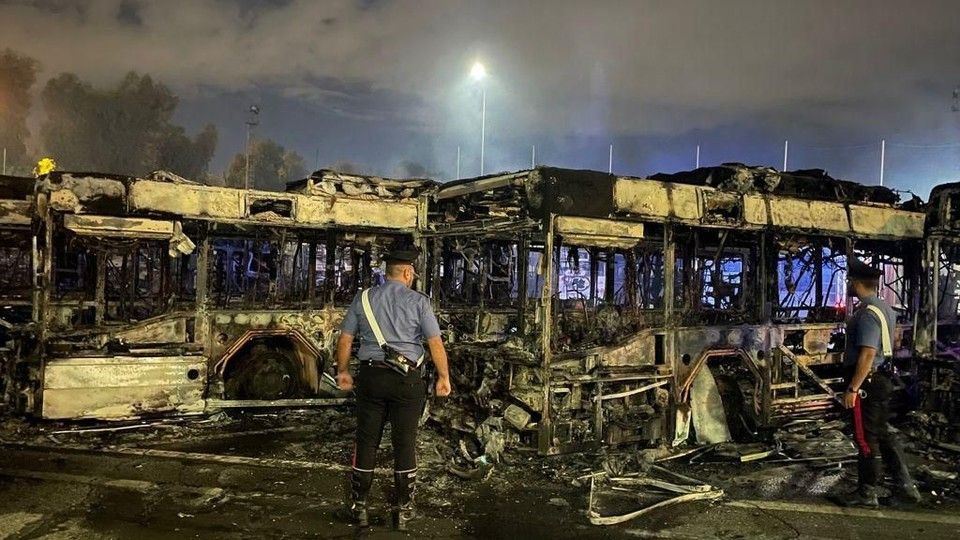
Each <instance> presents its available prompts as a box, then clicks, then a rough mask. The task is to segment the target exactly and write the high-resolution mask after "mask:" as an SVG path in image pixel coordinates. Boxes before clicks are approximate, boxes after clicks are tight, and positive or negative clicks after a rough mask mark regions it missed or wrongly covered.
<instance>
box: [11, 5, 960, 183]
mask: <svg viewBox="0 0 960 540" xmlns="http://www.w3.org/2000/svg"><path fill="white" fill-rule="evenodd" d="M0 36H2V37H0V46H9V47H12V48H14V49H17V50H20V51H22V52H25V53H27V54H29V55H31V56H34V57H36V58H38V59H39V60H40V61H41V62H42V64H43V66H44V69H45V71H44V75H45V76H53V75H55V74H57V73H59V72H63V71H72V72H76V73H78V74H80V76H81V77H83V78H86V79H89V80H92V81H94V82H96V83H101V84H106V83H112V82H115V81H116V80H117V79H118V78H119V77H120V76H122V74H123V73H124V72H126V71H128V70H137V71H142V72H147V73H150V74H152V75H154V76H155V77H156V78H157V79H159V80H161V81H164V82H165V83H167V84H169V85H171V86H172V87H173V88H174V89H175V90H176V91H177V92H178V93H180V94H181V95H182V96H184V98H185V100H190V99H193V98H194V97H196V96H198V95H202V96H209V95H210V94H211V93H216V92H222V93H224V94H225V95H237V94H238V93H240V94H243V93H247V94H251V95H260V94H263V93H265V92H266V93H270V94H275V95H277V96H279V97H281V98H283V99H285V100H287V101H289V102H305V103H310V104H311V106H315V107H319V108H321V109H323V110H324V111H325V113H324V115H323V116H324V118H330V117H333V118H339V119H340V121H341V122H343V123H359V124H362V125H370V126H383V125H387V124H391V125H394V124H395V125H402V126H405V127H406V128H407V129H409V130H412V131H416V132H418V133H420V134H421V135H422V136H423V137H430V136H436V139H435V141H434V143H433V144H435V145H436V147H437V148H436V149H434V153H436V154H441V153H442V154H443V155H444V156H449V155H450V154H451V153H454V152H455V149H456V146H457V145H461V144H467V143H466V142H465V141H472V137H473V133H474V131H475V127H476V124H477V123H478V121H479V120H478V115H479V106H478V103H479V98H478V95H477V89H476V88H475V87H473V86H472V85H471V84H470V82H469V81H468V80H467V77H466V75H467V70H468V69H469V66H470V65H471V64H472V63H473V61H474V60H477V59H480V60H482V61H484V62H485V63H486V64H487V68H488V71H489V73H490V77H489V79H488V80H487V81H486V82H485V84H486V85H487V94H488V95H487V98H488V118H487V120H488V127H489V128H490V132H489V134H490V135H491V137H492V139H491V140H489V141H488V143H489V144H490V145H491V147H490V148H489V150H490V152H491V153H490V155H492V156H496V155H497V152H498V149H497V144H498V142H497V141H498V138H499V140H500V141H501V142H502V141H514V140H517V141H519V140H528V141H531V142H535V141H534V140H533V139H536V138H538V137H539V138H541V139H543V138H552V139H556V140H560V139H562V138H564V137H566V136H569V135H574V136H584V137H594V138H597V139H598V140H599V139H612V138H614V137H639V136H642V137H650V136H653V137H657V136H659V137H664V138H668V139H669V140H681V139H683V140H687V141H689V140H691V139H692V138H694V137H697V136H699V135H698V134H715V133H722V132H723V130H724V129H728V128H730V129H733V128H739V127H743V126H748V131H749V130H751V129H753V130H754V131H755V132H757V133H759V132H763V133H765V134H770V135H771V136H772V137H774V138H788V137H789V138H791V139H793V138H796V139H808V140H811V141H816V142H827V143H831V142H838V143H843V142H846V143H849V142H850V141H851V140H853V139H858V141H857V142H860V141H862V140H864V139H867V140H875V139H877V138H879V137H881V136H890V137H894V138H895V137H902V138H909V139H911V140H920V139H924V138H929V139H930V140H931V141H933V142H942V141H943V140H944V139H946V138H950V137H954V138H955V137H956V136H957V135H960V133H958V130H957V127H956V125H955V124H956V118H953V117H952V116H951V115H950V113H949V107H950V104H951V103H950V92H951V90H952V89H953V87H954V85H955V84H956V83H957V82H960V75H958V73H957V72H956V69H955V67H956V66H957V65H960V3H957V2H955V1H946V0H944V1H938V0H913V1H880V0H845V1H843V2H836V1H835V0H832V1H826V0H810V1H805V2H795V1H790V0H728V1H724V2H717V1H714V0H696V1H694V0H691V1H666V0H664V1H659V0H657V1H636V0H622V1H621V0H600V1H597V2H591V3H584V2H582V1H578V0H530V1H524V2H509V1H506V0H503V1H498V0H493V1H489V2H476V1H471V0H362V1H360V0H324V1H322V2H318V1H315V0H271V1H262V0H261V1H257V0H162V1H161V0H152V1H151V0H77V1H72V2H71V1H66V0H42V1H5V2H3V1H0ZM204 99H206V98H204ZM757 126H762V128H763V129H754V128H756V127H757ZM329 127H330V126H329V125H325V126H322V128H323V129H327V128H329ZM371 129H373V128H371ZM469 144H471V145H472V144H473V143H472V142H470V143H469ZM778 144H782V143H779V142H776V143H774V144H772V147H775V146H777V145H778ZM797 144H798V145H799V144H800V142H799V141H798V143H797ZM524 146H527V145H524ZM451 149H453V150H451ZM500 150H501V151H502V152H505V151H506V150H504V149H500ZM520 150H522V148H521V149H513V148H511V149H509V151H510V152H512V153H511V155H513V154H516V156H517V157H516V158H515V159H514V161H517V162H522V161H523V158H522V155H523V154H524V153H525V152H526V151H520ZM557 151H558V152H562V145H561V146H558V150H557ZM502 152H501V153H502ZM400 158H403V156H399V157H398V160H399V159H400ZM731 158H733V156H731ZM358 159H360V158H358ZM411 159H416V160H418V161H423V160H424V156H423V155H420V156H417V157H416V158H411ZM444 159H446V160H447V161H449V157H445V158H444ZM565 159H568V157H565ZM435 161H439V158H436V159H435ZM395 163H396V162H395ZM380 166H381V167H392V166H393V165H392V164H382V165H380ZM428 166H431V167H432V166H434V165H428ZM444 168H447V169H450V168H451V167H449V166H448V165H444Z"/></svg>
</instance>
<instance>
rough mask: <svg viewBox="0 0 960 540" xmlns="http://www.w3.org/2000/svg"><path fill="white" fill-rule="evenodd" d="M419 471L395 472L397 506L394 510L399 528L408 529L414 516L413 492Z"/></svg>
mask: <svg viewBox="0 0 960 540" xmlns="http://www.w3.org/2000/svg"><path fill="white" fill-rule="evenodd" d="M416 476H417V471H408V472H395V473H393V481H394V484H395V486H396V489H397V506H396V509H395V510H394V519H395V520H396V524H397V530H398V531H405V530H407V524H408V523H409V522H410V521H411V520H412V519H413V518H414V516H415V513H414V510H413V492H414V487H415V481H416Z"/></svg>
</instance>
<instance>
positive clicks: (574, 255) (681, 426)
mask: <svg viewBox="0 0 960 540" xmlns="http://www.w3.org/2000/svg"><path fill="white" fill-rule="evenodd" d="M923 235H924V213H923V211H922V208H920V206H919V203H918V201H916V200H912V201H906V202H904V203H901V202H900V201H899V196H898V195H897V194H896V193H894V192H893V191H891V190H889V189H887V188H883V187H877V186H863V185H859V184H855V183H852V182H845V181H840V180H836V179H833V178H830V177H828V176H827V175H826V174H825V173H823V171H816V170H814V171H795V172H789V173H781V172H778V171H775V170H773V169H768V168H752V167H746V166H743V165H739V164H728V165H723V166H720V167H709V168H701V169H697V170H694V171H689V172H683V173H677V174H671V175H656V176H654V177H651V178H630V177H618V176H614V175H612V174H606V173H600V172H593V171H576V170H565V169H556V168H546V167H543V168H536V169H533V170H528V171H520V172H517V173H512V174H501V175H493V176H487V177H481V178H476V179H468V180H462V181H456V182H450V183H447V184H444V185H442V186H440V187H439V188H438V189H437V190H436V192H435V193H434V194H433V196H432V197H431V203H430V207H429V219H428V221H427V227H426V229H425V230H424V231H423V232H422V236H423V238H424V242H425V245H426V247H427V249H428V250H429V252H430V254H431V264H432V268H431V270H432V273H431V274H430V276H429V281H430V284H429V285H430V286H429V289H430V291H431V294H432V297H433V300H434V302H435V304H436V306H437V309H438V311H439V312H440V313H442V317H443V319H444V320H445V321H446V322H447V323H448V325H449V330H448V333H449V336H448V341H449V342H450V345H449V347H450V349H451V358H453V359H454V361H453V363H452V364H453V367H452V369H453V370H454V372H455V378H454V385H455V386H456V387H458V388H460V389H464V387H465V388H466V389H468V390H466V391H462V392H461V394H462V395H465V399H463V400H461V403H460V404H459V405H458V406H459V407H460V408H461V409H465V410H463V411H461V412H462V413H464V414H461V415H459V416H457V417H455V418H452V417H450V416H451V413H449V412H446V413H438V414H446V415H447V416H448V418H445V419H441V420H446V421H448V423H452V424H454V427H455V428H457V429H466V430H469V429H473V428H475V429H476V432H477V433H481V434H482V433H483V432H484V430H488V429H489V430H494V429H501V428H503V427H504V426H503V423H504V422H506V423H507V424H509V426H512V428H513V429H514V430H515V431H516V432H518V433H519V434H518V435H517V439H518V440H526V441H527V442H529V443H530V444H532V445H535V446H536V447H537V448H538V449H539V451H540V453H542V454H555V453H560V452H566V451H574V450H580V449H589V448H591V447H596V446H599V445H604V444H619V443H640V444H647V445H656V444H662V443H671V442H674V443H679V442H682V441H684V440H687V438H688V436H690V434H691V432H692V433H693V434H694V436H695V437H696V438H697V440H699V441H701V442H716V441H722V440H729V439H731V438H737V437H738V436H741V435H744V436H745V435H750V434H752V433H755V432H756V431H757V430H758V429H762V428H764V427H768V426H774V425H777V424H779V423H782V422H784V421H785V420H787V419H790V418H794V417H797V416H801V415H809V414H817V413H821V412H825V411H828V410H831V409H832V408H834V407H835V406H836V404H837V402H838V397H839V396H838V394H837V388H838V384H839V383H840V378H839V377H840V369H839V364H840V363H841V362H842V351H843V332H842V330H843V320H844V317H845V312H846V309H847V308H848V306H850V302H851V299H849V298H847V293H846V287H845V268H846V261H847V260H848V259H849V258H850V257H853V256H856V257H859V258H861V259H863V260H865V261H867V262H869V263H870V264H873V265H875V266H877V267H878V268H881V269H882V270H883V275H884V278H883V285H882V294H883V296H884V298H885V299H886V300H887V301H888V302H890V304H891V305H892V306H894V308H895V309H896V311H897V313H898V321H897V328H898V332H897V334H898V339H897V343H898V353H897V354H898V355H904V356H909V354H910V349H911V346H912V336H913V322H914V318H915V314H916V310H917V305H918V300H919V295H920V290H919V278H920V272H921V260H920V254H921V253H922V250H921V246H922V243H923ZM721 403H722V404H723V407H718V406H717V405H719V404H721ZM470 413H473V414H474V417H473V423H468V424H467V425H464V420H463V419H462V418H463V417H464V415H466V416H467V417H469V414H470ZM491 422H493V423H492V424H491ZM481 439H483V437H481Z"/></svg>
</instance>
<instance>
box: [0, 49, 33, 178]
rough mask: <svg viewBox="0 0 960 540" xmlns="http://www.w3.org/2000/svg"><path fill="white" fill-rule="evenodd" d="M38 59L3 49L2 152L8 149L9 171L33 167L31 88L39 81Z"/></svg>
mask: <svg viewBox="0 0 960 540" xmlns="http://www.w3.org/2000/svg"><path fill="white" fill-rule="evenodd" d="M39 67H40V66H39V64H38V63H37V61H36V60H34V59H32V58H29V57H26V56H23V55H21V54H19V53H17V52H14V51H12V50H10V49H5V50H4V51H3V52H2V53H0V152H2V149H4V148H5V149H6V151H7V172H8V173H10V172H12V171H11V170H12V169H13V170H15V171H16V172H20V173H25V171H29V170H30V166H31V165H32V164H31V161H32V160H30V159H29V158H28V157H27V139H28V138H29V137H30V132H29V131H28V130H27V115H28V114H29V113H30V105H31V98H30V90H31V88H33V84H34V83H35V82H36V81H37V71H38V70H39Z"/></svg>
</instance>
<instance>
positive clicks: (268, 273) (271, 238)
mask: <svg viewBox="0 0 960 540" xmlns="http://www.w3.org/2000/svg"><path fill="white" fill-rule="evenodd" d="M4 182H5V185H9V186H11V187H13V186H16V188H17V189H19V191H18V192H17V193H13V192H12V191H15V190H8V191H11V192H10V193H8V194H7V195H10V198H9V199H7V200H4V201H2V209H4V210H6V213H5V214H4V215H2V216H0V228H2V229H3V235H4V239H5V242H4V245H3V248H2V249H3V253H0V255H2V257H3V260H4V262H7V263H10V264H16V265H18V268H19V269H21V270H22V269H24V268H26V266H25V263H24V261H27V263H26V264H29V265H30V271H29V272H27V273H26V276H27V282H25V283H21V282H19V281H17V282H8V283H5V284H4V285H5V287H4V291H3V292H4V294H5V296H7V298H5V301H7V302H8V305H12V304H10V302H13V301H16V302H19V303H18V304H16V306H18V307H19V313H18V314H17V317H19V318H16V317H14V316H13V315H10V316H7V317H4V319H5V321H6V324H5V325H4V327H5V328H4V331H5V333H6V337H7V340H6V341H7V343H8V344H10V346H8V347H7V348H6V350H5V351H4V353H5V354H4V358H5V371H6V372H7V375H8V376H7V377H5V380H6V381H7V389H6V391H5V392H6V396H5V397H6V398H7V402H9V403H12V404H13V405H14V406H15V407H16V408H17V409H19V410H23V411H28V412H32V413H33V414H35V415H37V416H40V417H42V418H70V419H77V418H109V419H112V418H127V417H134V416H144V415H150V414H163V413H178V414H188V413H199V412H205V411H211V410H217V409H220V408H227V407H262V406H281V405H301V406H302V405H311V404H327V403H339V402H342V401H344V399H343V396H342V395H340V394H339V393H338V392H337V391H336V390H335V385H333V384H331V383H330V382H329V381H332V379H331V378H329V377H328V378H327V382H325V381H324V373H325V371H326V370H328V369H329V368H330V366H331V362H330V358H331V357H332V348H333V346H334V340H335V338H336V329H337V327H338V324H339V321H340V319H341V318H342V314H343V312H344V310H345V308H346V306H347V305H348V304H349V302H350V300H351V299H352V296H353V294H354V292H355V291H356V290H357V289H358V288H360V287H364V286H369V285H371V284H373V283H375V282H376V280H377V279H380V278H379V274H378V273H379V268H380V266H381V265H380V260H379V257H380V255H381V254H382V253H383V251H384V250H387V249H390V248H391V246H394V245H401V244H402V245H409V244H411V243H416V242H418V235H417V228H418V226H419V224H420V221H421V220H422V204H421V201H420V199H419V195H420V193H421V192H422V191H423V190H424V189H426V188H428V187H429V186H430V185H431V183H430V182H429V181H424V180H406V181H400V180H390V179H383V178H378V177H363V176H358V175H348V174H341V173H336V172H332V171H318V172H317V173H314V174H313V175H312V176H311V177H310V178H307V179H305V180H301V181H299V182H294V183H291V184H289V185H288V188H287V191H286V192H268V191H256V190H243V189H234V188H225V187H212V186H205V185H200V184H196V183H194V182H190V181H187V180H184V179H182V178H179V177H176V176H175V175H171V174H168V173H155V174H154V175H152V176H151V177H149V178H132V177H125V176H116V175H104V174H85V173H60V172H55V173H51V174H50V175H47V176H44V177H41V178H39V179H36V180H34V179H13V178H5V179H4ZM20 192H22V193H20ZM27 248H29V251H27V252H25V250H26V249H27ZM24 255H27V256H26V258H24ZM10 275H15V274H10ZM31 276H32V277H31ZM21 281H23V280H21ZM27 290H29V291H30V293H29V296H27V293H26V291H27ZM12 311H13V310H8V314H10V313H12Z"/></svg>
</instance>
